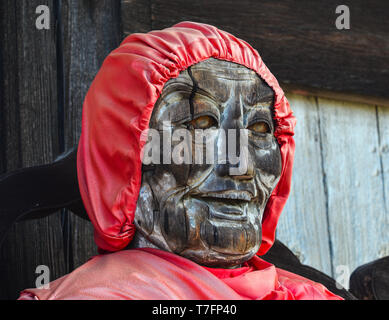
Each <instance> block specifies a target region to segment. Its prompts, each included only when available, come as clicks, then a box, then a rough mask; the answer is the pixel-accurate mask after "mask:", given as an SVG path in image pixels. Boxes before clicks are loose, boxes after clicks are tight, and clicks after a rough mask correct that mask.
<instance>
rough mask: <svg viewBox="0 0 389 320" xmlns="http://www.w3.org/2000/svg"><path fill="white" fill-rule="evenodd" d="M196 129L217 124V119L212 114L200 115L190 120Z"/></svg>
mask: <svg viewBox="0 0 389 320" xmlns="http://www.w3.org/2000/svg"><path fill="white" fill-rule="evenodd" d="M189 124H191V125H192V126H193V128H194V129H208V128H211V127H215V126H217V121H216V120H215V119H214V118H213V117H211V116H200V117H198V118H196V119H194V120H192V121H191V122H189Z"/></svg>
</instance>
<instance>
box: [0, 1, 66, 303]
mask: <svg viewBox="0 0 389 320" xmlns="http://www.w3.org/2000/svg"><path fill="white" fill-rule="evenodd" d="M40 4H42V2H41V1H35V0H33V1H28V2H27V1H2V2H1V4H0V7H1V10H0V14H1V17H0V20H1V21H2V25H3V26H4V28H2V29H1V34H2V35H1V44H2V47H1V51H2V52H1V55H2V60H1V61H0V64H1V69H2V79H1V87H2V89H1V91H2V99H1V100H2V115H1V117H2V124H3V129H2V138H1V139H2V147H3V149H2V150H1V152H2V154H3V156H2V157H3V159H4V167H3V171H10V170H13V169H16V168H19V167H28V166H34V165H38V164H43V163H48V162H51V161H52V160H53V158H54V157H55V155H56V154H57V153H58V139H57V138H58V123H57V87H56V83H57V82H56V80H57V78H56V76H57V73H56V72H57V69H56V67H57V65H56V41H55V40H56V39H55V33H54V28H53V27H54V21H52V24H51V29H50V30H37V29H36V27H35V19H36V17H37V15H36V13H35V9H36V7H37V6H38V5H40ZM47 4H48V6H49V7H50V8H52V7H53V2H52V1H47ZM22 196H23V195H21V197H22ZM42 264H43V265H47V266H48V267H49V268H50V272H51V275H50V276H51V279H54V278H58V277H59V276H62V275H63V274H64V273H65V268H64V259H63V246H62V238H61V221H60V217H59V215H58V214H55V215H53V216H51V217H48V218H44V219H41V220H37V221H25V222H20V223H17V224H16V225H15V226H14V227H13V229H12V230H11V231H10V232H9V234H8V236H7V238H6V240H5V242H4V244H3V246H2V248H1V251H0V283H1V285H0V297H1V298H3V299H4V298H10V299H14V298H17V297H18V294H19V291H20V290H22V289H24V288H27V287H34V286H35V279H36V277H37V276H38V275H37V274H35V270H36V267H37V266H38V265H42Z"/></svg>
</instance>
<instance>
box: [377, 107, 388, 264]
mask: <svg viewBox="0 0 389 320" xmlns="http://www.w3.org/2000/svg"><path fill="white" fill-rule="evenodd" d="M377 123H378V133H379V154H380V162H381V172H382V174H381V178H382V186H383V189H384V191H383V193H384V200H385V219H384V221H383V228H384V230H387V234H386V236H385V238H384V239H382V240H381V245H380V247H379V257H380V258H381V257H387V256H389V109H388V108H384V107H380V106H379V107H377Z"/></svg>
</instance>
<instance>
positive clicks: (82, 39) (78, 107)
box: [62, 0, 122, 268]
mask: <svg viewBox="0 0 389 320" xmlns="http://www.w3.org/2000/svg"><path fill="white" fill-rule="evenodd" d="M62 15H63V23H64V69H65V72H64V75H65V77H64V81H65V112H64V131H65V132H64V138H65V148H66V149H69V148H72V147H73V146H76V145H77V144H78V139H79V137H80V133H81V113H82V104H83V101H84V98H85V95H86V93H87V91H88V89H89V86H90V85H91V83H92V81H93V79H94V77H95V75H96V74H97V72H98V70H99V69H100V67H101V65H102V63H103V61H104V59H105V57H106V56H107V55H108V54H109V52H110V51H112V50H113V49H115V48H116V47H117V46H119V44H120V41H121V38H122V33H121V25H120V3H119V1H112V0H104V1H87V0H82V1H80V0H78V1H76V0H70V1H66V2H63V7H62ZM70 214H71V219H70V230H69V233H70V244H69V245H70V251H71V255H72V261H70V265H71V268H75V267H78V266H79V265H81V264H83V263H84V262H86V261H87V260H88V259H89V258H90V257H91V256H93V255H95V254H97V250H96V245H95V243H94V240H93V227H92V224H91V223H90V222H88V221H85V220H83V219H81V218H79V217H77V216H76V215H74V214H72V213H70Z"/></svg>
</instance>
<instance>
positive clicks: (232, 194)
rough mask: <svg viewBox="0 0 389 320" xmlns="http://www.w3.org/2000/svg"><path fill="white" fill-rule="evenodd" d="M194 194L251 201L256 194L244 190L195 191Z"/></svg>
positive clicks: (203, 196)
mask: <svg viewBox="0 0 389 320" xmlns="http://www.w3.org/2000/svg"><path fill="white" fill-rule="evenodd" d="M192 196H194V197H200V198H214V199H221V200H222V199H231V200H242V201H247V202H249V201H251V200H252V199H253V198H254V196H253V195H252V194H251V192H249V191H242V190H224V191H212V192H207V193H197V192H195V193H193V194H192Z"/></svg>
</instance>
